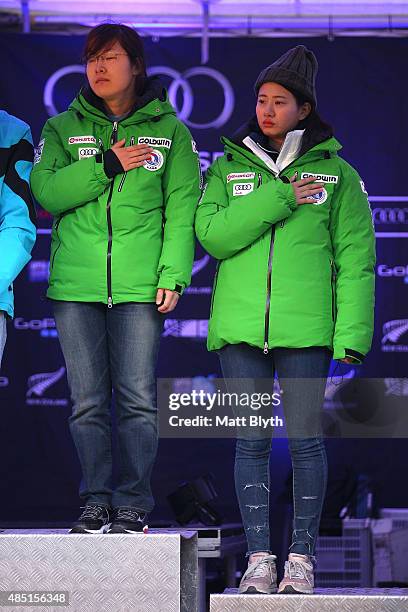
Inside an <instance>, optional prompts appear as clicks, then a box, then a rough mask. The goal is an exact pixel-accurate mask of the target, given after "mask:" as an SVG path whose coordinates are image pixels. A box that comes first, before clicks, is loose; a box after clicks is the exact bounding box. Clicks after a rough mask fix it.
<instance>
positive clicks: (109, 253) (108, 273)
mask: <svg viewBox="0 0 408 612" xmlns="http://www.w3.org/2000/svg"><path fill="white" fill-rule="evenodd" d="M117 140H118V122H117V121H114V122H113V130H112V134H111V137H110V144H111V146H112V145H114V144H115V143H116V142H117ZM114 181H115V179H112V182H111V185H110V189H109V195H108V201H107V203H106V220H107V223H108V250H107V253H106V278H107V282H108V308H112V306H113V299H112V216H111V201H112V192H113V183H114Z"/></svg>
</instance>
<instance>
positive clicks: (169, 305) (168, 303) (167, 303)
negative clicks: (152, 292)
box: [156, 289, 180, 313]
mask: <svg viewBox="0 0 408 612" xmlns="http://www.w3.org/2000/svg"><path fill="white" fill-rule="evenodd" d="M179 297H180V294H179V293H177V291H172V290H171V289H158V290H157V293H156V304H157V305H159V304H161V306H159V307H158V309H157V310H158V311H159V312H163V313H166V312H171V311H172V310H174V309H175V307H176V306H177V302H178V299H179ZM163 298H164V301H163ZM162 302H163V304H162Z"/></svg>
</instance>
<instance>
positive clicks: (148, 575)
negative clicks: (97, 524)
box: [0, 532, 198, 612]
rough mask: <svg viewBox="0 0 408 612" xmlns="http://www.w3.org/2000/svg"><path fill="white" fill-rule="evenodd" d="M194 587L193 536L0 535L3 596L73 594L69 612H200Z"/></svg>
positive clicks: (45, 610)
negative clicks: (13, 592) (12, 593)
mask: <svg viewBox="0 0 408 612" xmlns="http://www.w3.org/2000/svg"><path fill="white" fill-rule="evenodd" d="M197 582H198V573H197V535H196V534H195V533H192V532H184V533H179V534H177V533H171V534H170V533H167V534H166V533H164V534H158V533H154V534H150V533H149V534H147V535H143V534H140V535H99V534H98V535H68V534H63V535H62V534H59V535H56V534H48V535H43V534H41V535H39V534H38V533H37V534H28V533H24V534H18V533H14V534H7V533H3V534H1V535H0V590H4V591H11V590H14V591H16V590H18V591H39V590H41V591H47V590H51V591H69V593H70V605H69V607H68V608H65V609H66V610H69V612H195V611H196V609H197ZM181 585H182V589H183V594H181ZM19 609H20V608H19ZM21 609H22V610H24V612H28V610H30V609H32V610H33V611H35V612H41V611H43V612H51V611H52V610H53V609H55V612H62V611H63V610H64V608H61V607H58V608H57V607H55V608H53V607H52V606H48V607H45V606H36V607H34V606H33V607H31V608H30V607H24V608H21ZM1 610H16V607H14V608H12V607H9V606H7V607H1Z"/></svg>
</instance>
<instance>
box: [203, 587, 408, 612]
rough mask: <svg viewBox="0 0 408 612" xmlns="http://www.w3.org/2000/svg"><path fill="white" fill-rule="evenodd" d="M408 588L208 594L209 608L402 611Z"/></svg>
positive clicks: (224, 611)
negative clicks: (279, 593)
mask: <svg viewBox="0 0 408 612" xmlns="http://www.w3.org/2000/svg"><path fill="white" fill-rule="evenodd" d="M406 610H408V589H357V588H356V589H316V591H315V594H313V595H238V591H237V590H236V589H227V590H226V591H225V592H224V593H223V594H220V595H211V597H210V612H404V611H406Z"/></svg>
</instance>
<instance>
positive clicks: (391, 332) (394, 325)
mask: <svg viewBox="0 0 408 612" xmlns="http://www.w3.org/2000/svg"><path fill="white" fill-rule="evenodd" d="M407 332H408V319H395V320H393V321H387V323H384V325H383V338H382V340H381V345H382V346H381V350H382V351H386V352H387V351H395V352H401V353H405V352H408V345H407V344H399V343H398V341H399V339H400V338H401V337H402V336H404V334H406V333H407ZM397 343H398V344H397Z"/></svg>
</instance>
